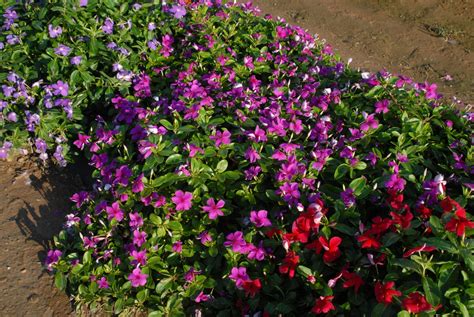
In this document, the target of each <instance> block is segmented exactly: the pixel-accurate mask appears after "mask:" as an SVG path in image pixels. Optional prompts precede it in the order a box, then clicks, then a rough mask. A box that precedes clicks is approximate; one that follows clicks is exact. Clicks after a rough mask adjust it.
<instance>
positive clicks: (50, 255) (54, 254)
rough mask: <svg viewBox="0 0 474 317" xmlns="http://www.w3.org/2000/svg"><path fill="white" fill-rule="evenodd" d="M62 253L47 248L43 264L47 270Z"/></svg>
mask: <svg viewBox="0 0 474 317" xmlns="http://www.w3.org/2000/svg"><path fill="white" fill-rule="evenodd" d="M62 254H63V253H62V252H61V251H59V250H49V251H48V254H47V255H46V261H45V264H46V266H47V268H48V270H49V271H51V270H52V269H53V268H52V267H53V265H54V264H56V263H58V261H59V258H60V257H61V255H62Z"/></svg>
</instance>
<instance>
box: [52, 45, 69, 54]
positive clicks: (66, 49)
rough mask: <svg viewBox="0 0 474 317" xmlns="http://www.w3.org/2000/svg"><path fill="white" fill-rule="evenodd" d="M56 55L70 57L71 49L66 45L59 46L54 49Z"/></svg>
mask: <svg viewBox="0 0 474 317" xmlns="http://www.w3.org/2000/svg"><path fill="white" fill-rule="evenodd" d="M54 53H56V54H57V55H60V56H68V55H69V54H70V53H71V48H70V47H68V46H66V45H63V44H59V45H58V46H57V47H56V48H55V49H54Z"/></svg>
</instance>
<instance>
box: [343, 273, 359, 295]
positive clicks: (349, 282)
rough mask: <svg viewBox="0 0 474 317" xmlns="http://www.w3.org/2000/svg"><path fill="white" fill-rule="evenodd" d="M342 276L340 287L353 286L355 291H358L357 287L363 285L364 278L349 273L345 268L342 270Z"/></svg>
mask: <svg viewBox="0 0 474 317" xmlns="http://www.w3.org/2000/svg"><path fill="white" fill-rule="evenodd" d="M342 278H343V279H344V283H343V284H342V287H344V288H349V287H354V290H355V292H356V293H357V292H359V288H360V287H361V286H362V285H364V280H363V279H362V278H361V277H360V276H359V275H357V274H356V273H350V272H348V271H346V270H344V271H342Z"/></svg>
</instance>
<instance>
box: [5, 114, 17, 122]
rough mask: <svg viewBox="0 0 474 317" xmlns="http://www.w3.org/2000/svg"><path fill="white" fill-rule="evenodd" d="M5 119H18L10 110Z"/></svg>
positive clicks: (13, 120) (14, 120)
mask: <svg viewBox="0 0 474 317" xmlns="http://www.w3.org/2000/svg"><path fill="white" fill-rule="evenodd" d="M7 120H8V121H10V122H17V121H18V117H17V115H16V113H15V112H10V113H8V115H7Z"/></svg>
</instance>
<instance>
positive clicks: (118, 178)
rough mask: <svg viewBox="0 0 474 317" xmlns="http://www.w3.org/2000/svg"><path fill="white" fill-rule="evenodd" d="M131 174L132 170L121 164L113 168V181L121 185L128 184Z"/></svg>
mask: <svg viewBox="0 0 474 317" xmlns="http://www.w3.org/2000/svg"><path fill="white" fill-rule="evenodd" d="M130 176H132V171H131V170H130V169H129V168H128V166H127V165H122V166H120V167H119V168H118V169H116V170H115V182H114V183H118V184H120V185H122V186H127V185H128V179H129V178H130Z"/></svg>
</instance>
